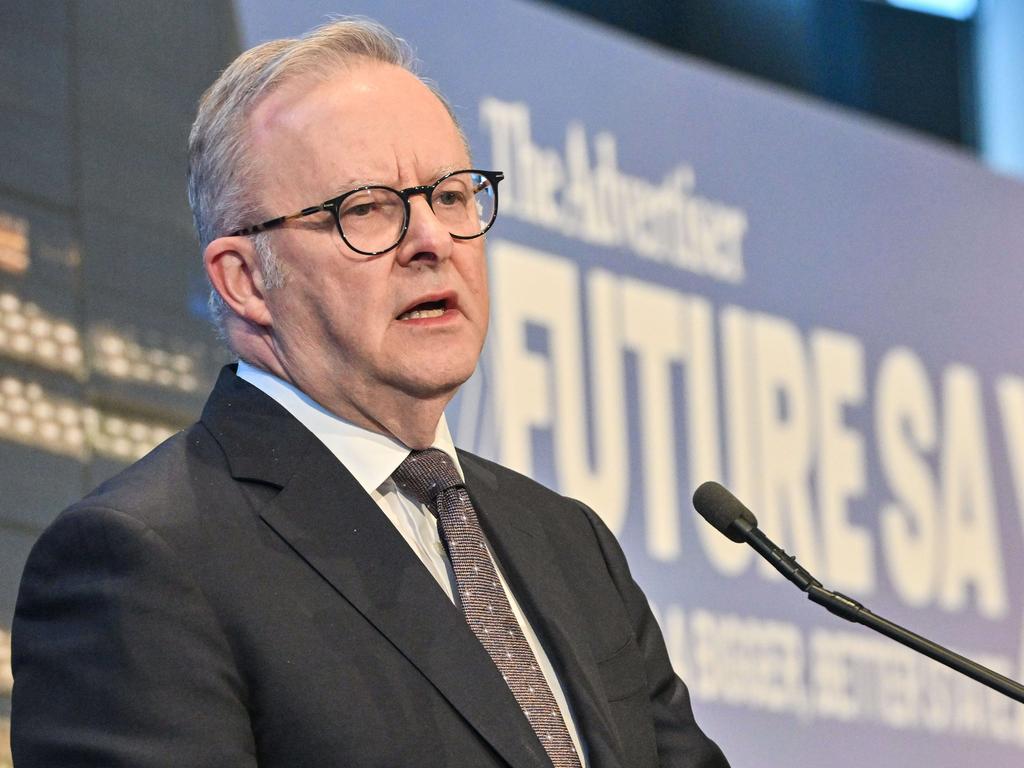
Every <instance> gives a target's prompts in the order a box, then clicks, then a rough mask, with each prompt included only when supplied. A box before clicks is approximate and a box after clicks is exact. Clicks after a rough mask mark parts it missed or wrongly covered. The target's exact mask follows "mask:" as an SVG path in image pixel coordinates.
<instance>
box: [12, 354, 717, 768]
mask: <svg viewBox="0 0 1024 768" xmlns="http://www.w3.org/2000/svg"><path fill="white" fill-rule="evenodd" d="M460 460H461V462H462V465H463V468H464V471H465V473H466V480H467V487H468V488H469V490H470V493H471V495H472V496H473V498H474V501H475V503H476V505H477V507H478V510H479V514H480V518H481V521H482V524H483V526H484V528H485V531H486V533H487V535H488V537H489V539H490V541H491V543H492V546H493V548H494V551H495V554H496V556H497V558H498V561H499V563H500V565H501V567H502V568H503V570H504V571H505V573H506V575H507V577H508V582H509V584H510V586H511V588H512V590H513V591H514V592H515V594H516V596H517V597H518V598H519V601H520V603H521V605H522V607H523V609H524V610H525V611H526V613H527V615H528V616H529V619H530V621H531V622H532V623H533V626H534V628H535V629H536V630H537V632H538V635H539V636H540V638H541V640H542V642H543V643H544V645H545V647H546V649H547V650H548V652H549V655H550V656H551V659H552V662H553V663H554V665H555V667H556V670H557V672H558V674H559V675H560V677H561V679H562V680H563V681H564V683H565V685H566V687H567V692H568V695H569V699H570V701H571V705H572V707H573V709H574V712H575V716H576V718H577V721H578V725H579V729H580V733H581V735H582V737H583V739H584V741H585V743H586V746H587V748H588V752H589V759H590V763H591V765H592V766H594V768H613V767H618V766H621V767H622V768H626V767H627V766H629V767H633V766H636V767H640V766H655V765H662V766H702V767H705V766H706V767H708V768H710V767H711V766H715V767H717V766H726V762H725V759H724V758H723V757H722V755H721V752H719V750H718V748H717V747H716V746H715V745H714V744H713V743H712V742H710V741H709V740H708V739H707V738H706V737H705V736H704V734H703V733H702V732H701V731H700V730H699V728H698V727H697V725H696V724H695V723H694V720H693V715H692V712H691V709H690V702H689V697H688V694H687V691H686V688H685V686H684V685H683V683H682V682H681V681H680V680H679V678H678V677H676V676H675V674H673V672H672V669H671V667H670V665H669V662H668V658H667V656H666V653H665V647H664V643H663V641H662V638H661V635H660V633H659V631H658V628H657V626H656V625H655V622H654V619H653V618H652V616H651V613H650V611H649V609H648V607H647V603H646V601H645V599H644V597H643V595H642V594H641V592H640V590H639V589H638V587H637V586H636V584H635V583H634V582H633V580H632V579H631V578H630V575H629V571H628V570H627V567H626V563H625V560H624V559H623V555H622V552H621V551H620V549H619V547H618V545H617V544H616V542H615V539H614V538H613V537H612V535H611V534H610V532H609V531H608V530H607V529H606V528H605V527H604V526H603V525H602V523H601V522H600V520H598V518H597V517H596V516H595V515H594V514H593V512H591V511H590V510H589V509H587V508H585V507H583V506H582V505H580V504H579V503H577V502H575V501H572V500H569V499H566V498H564V497H561V496H558V495H557V494H555V493H553V492H551V491H549V490H547V489H545V488H543V487H541V486H539V485H537V484H536V483H534V482H532V481H531V480H529V479H527V478H525V477H523V476H521V475H518V474H516V473H514V472H511V471H509V470H507V469H503V468H502V467H499V466H497V465H495V464H492V463H490V462H487V461H484V460H483V459H480V458H476V457H474V456H471V455H468V454H460ZM13 642H14V648H13V666H14V676H15V683H14V695H13V705H12V716H11V735H12V745H13V750H14V758H15V765H16V766H17V768H73V767H74V766H91V767H94V768H120V767H122V766H123V767H124V768H128V766H131V767H132V768H156V767H157V766H166V767H167V768H171V766H173V767H174V768H205V767H209V768H243V766H244V767H245V768H254V767H255V766H260V767H261V768H271V767H276V766H282V767H285V766H286V767H287V768H304V767H306V766H308V767H309V768H314V767H315V768H324V767H325V766H417V767H418V768H425V767H427V766H473V767H476V766H515V768H533V767H536V768H541V767H542V766H549V767H550V762H548V760H547V757H546V756H545V754H544V751H543V749H542V748H541V746H540V744H539V742H538V741H537V738H536V736H534V734H533V732H532V731H531V730H530V727H529V724H528V723H527V721H526V719H525V718H524V716H523V715H522V713H521V712H520V710H519V708H518V706H517V705H516V703H515V700H514V699H513V698H512V695H511V693H510V692H509V690H508V688H507V687H506V686H505V684H504V683H503V681H502V679H501V676H500V674H499V673H498V671H497V669H496V668H495V667H494V665H493V664H492V663H491V661H490V659H489V658H488V657H487V654H486V652H485V651H484V650H483V647H482V646H481V645H480V644H479V642H477V640H476V639H475V637H474V636H473V634H472V633H471V631H470V630H469V628H468V626H467V625H466V623H465V621H464V620H463V618H462V616H461V615H460V613H459V612H458V610H457V609H456V608H455V606H453V605H452V603H451V601H450V600H449V599H448V598H447V597H446V596H445V594H444V592H443V591H442V590H441V589H440V588H439V587H438V585H437V583H436V582H435V581H434V579H433V578H432V577H431V576H430V574H429V573H428V572H427V570H426V569H425V568H424V567H423V565H422V564H421V562H420V561H419V560H418V558H417V557H416V555H415V554H414V553H413V552H412V550H411V549H410V548H409V547H408V545H407V544H406V543H405V541H404V540H403V539H402V537H401V535H400V534H399V533H398V532H397V531H396V530H395V529H394V527H393V526H392V525H391V523H390V522H389V521H388V520H387V518H386V517H385V516H384V515H383V514H381V511H380V509H379V508H378V507H377V506H376V504H375V503H374V502H373V500H372V499H371V498H370V497H369V496H368V495H367V494H366V493H365V492H364V491H363V490H362V489H361V488H360V487H359V486H358V484H357V483H356V482H355V480H354V479H353V478H352V476H351V475H350V474H349V473H348V472H347V471H346V469H345V468H344V467H343V466H341V465H340V464H339V463H338V461H337V460H336V459H335V458H334V457H333V455H332V454H331V453H330V452H329V451H328V450H327V449H326V448H325V447H324V446H323V444H322V443H320V442H319V441H318V440H317V439H316V438H315V437H314V436H313V435H312V434H310V433H309V432H308V431H307V430H306V429H305V428H304V427H303V426H302V425H301V424H299V422H298V421H296V420H295V419H294V418H293V417H291V416H290V415H289V414H288V413H287V412H286V411H285V410H284V409H282V408H281V407H280V406H279V405H277V403H275V402H274V401H273V400H271V399H270V398H269V397H267V396H266V395H264V394H263V393H262V392H260V391H259V390H257V389H256V388H254V387H252V386H250V385H249V384H248V383H246V382H244V381H242V380H241V379H238V378H237V377H236V376H235V375H234V373H233V372H232V371H231V370H230V369H225V371H224V372H223V373H222V375H221V377H220V380H219V381H218V383H217V386H216V388H215V390H214V392H213V394H212V395H211V397H210V400H209V402H208V403H207V405H206V408H205V409H204V411H203V415H202V419H201V421H200V422H199V423H197V424H196V425H194V426H193V427H192V428H191V429H189V430H187V431H185V432H182V433H180V434H178V435H176V436H175V437H173V438H171V439H170V440H168V441H167V442H166V443H164V444H163V445H161V446H160V447H159V448H157V449H156V450H155V451H154V452H153V453H151V454H150V455H149V456H147V457H146V458H144V459H143V460H142V461H140V462H139V463H137V464H135V465H134V466H132V467H130V468H129V469H127V470H126V471H125V472H123V473H121V474H120V475H118V476H117V477H115V478H114V479H113V480H110V481H108V482H107V483H105V484H104V485H103V486H101V487H100V488H99V489H98V490H97V491H96V492H94V493H93V494H92V495H90V496H89V497H87V498H86V499H84V500H83V501H81V502H79V503H77V504H75V505H74V506H72V507H71V508H70V509H68V510H66V511H65V512H64V513H63V514H61V516H60V517H59V518H58V519H57V521H56V522H55V523H54V524H53V525H52V526H51V527H50V528H49V529H48V530H47V531H46V532H45V533H44V534H43V536H42V537H41V538H40V540H39V542H38V543H37V544H36V546H35V548H34V549H33V551H32V554H31V555H30V557H29V560H28V564H27V565H26V568H25V573H24V577H23V579H22V584H21V591H20V593H19V596H18V604H17V609H16V615H15V619H14V627H13Z"/></svg>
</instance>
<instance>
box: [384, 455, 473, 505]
mask: <svg viewBox="0 0 1024 768" xmlns="http://www.w3.org/2000/svg"><path fill="white" fill-rule="evenodd" d="M391 477H392V479H394V481H395V484H396V485H397V486H398V487H399V489H401V490H402V492H403V493H405V494H407V495H409V496H411V497H413V498H414V499H416V500H417V501H419V502H421V503H423V504H426V505H427V506H430V507H432V506H434V504H435V502H436V500H437V496H438V494H439V493H441V492H442V491H447V490H448V489H449V488H454V487H456V486H460V485H463V482H462V478H461V477H459V472H458V470H457V469H455V464H454V463H453V462H452V460H451V459H450V458H448V454H447V453H445V452H444V451H442V450H439V449H437V448H428V449H427V450H425V451H413V452H412V453H410V454H409V455H408V456H406V457H405V461H403V462H402V463H401V464H399V465H398V469H396V470H395V471H394V472H393V473H392V474H391Z"/></svg>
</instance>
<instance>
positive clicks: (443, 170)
mask: <svg viewBox="0 0 1024 768" xmlns="http://www.w3.org/2000/svg"><path fill="white" fill-rule="evenodd" d="M462 168H463V166H462V165H458V164H456V165H453V164H451V163H449V164H447V165H442V166H439V167H437V168H435V169H434V172H433V173H432V174H431V175H430V176H429V179H430V181H428V182H426V183H427V184H432V183H434V182H435V181H437V180H438V179H440V178H441V177H442V176H447V175H448V174H449V173H451V172H452V171H458V170H461V169H462ZM414 186H418V185H414ZM360 187H391V188H392V189H401V188H402V187H401V186H399V185H397V183H396V182H387V181H381V180H380V179H369V178H358V179H349V180H347V181H345V182H343V183H341V184H338V185H337V186H336V187H335V188H334V189H335V192H334V194H333V195H331V198H330V199H334V198H335V197H341V196H342V195H344V194H346V193H348V192H351V191H352V190H354V189H359V188H360Z"/></svg>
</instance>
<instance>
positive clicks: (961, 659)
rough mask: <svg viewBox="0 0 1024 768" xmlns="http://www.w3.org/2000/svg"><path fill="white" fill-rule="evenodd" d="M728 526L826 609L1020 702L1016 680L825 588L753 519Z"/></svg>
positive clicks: (1021, 690)
mask: <svg viewBox="0 0 1024 768" xmlns="http://www.w3.org/2000/svg"><path fill="white" fill-rule="evenodd" d="M732 530H733V531H735V532H736V533H738V534H739V535H740V536H741V537H742V538H743V540H745V541H746V542H747V543H748V544H750V546H752V547H753V548H754V549H756V550H757V552H758V553H759V554H760V555H761V556H762V557H764V558H765V559H766V560H768V562H770V563H771V564H772V565H773V566H775V569H776V570H777V571H779V573H781V574H782V575H783V576H785V577H786V578H787V579H789V580H790V581H792V582H793V583H794V584H796V585H797V586H798V587H799V588H800V589H801V590H803V591H804V592H806V593H807V597H808V599H809V600H811V601H812V602H815V603H817V604H818V605H821V606H824V607H825V608H826V609H827V610H828V612H829V613H832V614H834V615H836V616H839V617H840V618H842V619H846V620H847V621H852V622H853V623H854V624H862V625H864V626H865V627H869V628H871V629H873V630H875V631H876V632H879V633H881V634H883V635H885V636H886V637H888V638H891V639H893V640H895V641H896V642H897V643H901V644H902V645H905V646H907V647H908V648H911V649H913V650H915V651H917V652H918V653H923V654H924V655H925V656H928V657H929V658H931V659H934V660H935V661H937V662H939V663H940V664H945V665H946V666H947V667H949V668H950V669H954V670H956V671H957V672H959V673H960V674H962V675H967V677H970V678H972V679H974V680H977V681H978V682H979V683H982V684H983V685H987V686H988V687H989V688H992V689H993V690H996V691H999V692H1000V693H1001V694H1003V695H1004V696H1008V697H1009V698H1011V699H1013V700H1014V701H1019V702H1020V703H1022V704H1024V685H1021V684H1020V683H1018V682H1017V681H1016V680H1011V679H1010V678H1008V677H1005V676H1004V675H1000V674H999V673H998V672H995V671H993V670H991V669H989V668H988V667H985V666H982V665H981V664H978V663H977V662H976V661H972V660H971V659H968V658H967V657H966V656H961V655H960V654H958V653H954V652H953V651H951V650H949V649H948V648H945V647H943V646H941V645H939V644H938V643H934V642H932V641H931V640H929V639H928V638H926V637H921V635H918V634H916V633H914V632H911V631H910V630H909V629H906V628H905V627H901V626H900V625H899V624H896V623H894V622H892V621H889V620H888V619H886V618H883V617H882V616H879V615H878V614H876V613H872V612H871V611H870V610H868V609H867V608H865V607H864V606H863V605H862V604H861V603H858V602H857V601H856V600H854V599H853V598H852V597H847V596H846V595H844V594H842V593H841V592H833V591H832V590H829V589H825V587H823V586H822V584H821V582H820V581H818V580H817V579H816V578H814V577H813V576H811V574H810V573H808V572H807V570H806V569H805V568H804V567H803V566H801V565H800V564H799V563H797V561H796V558H795V557H792V556H791V555H788V554H786V552H785V550H783V549H781V548H780V547H778V546H777V545H776V544H774V543H773V542H772V541H771V539H769V538H768V537H767V536H765V535H764V534H763V533H761V531H760V530H759V529H758V528H757V523H756V521H755V522H754V524H753V525H751V524H750V522H748V521H747V520H744V519H738V520H735V521H733V522H732Z"/></svg>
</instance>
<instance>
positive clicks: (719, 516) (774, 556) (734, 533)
mask: <svg viewBox="0 0 1024 768" xmlns="http://www.w3.org/2000/svg"><path fill="white" fill-rule="evenodd" d="M693 506H694V509H696V510H697V512H699V513H700V516H701V517H703V518H704V519H705V520H707V521H708V522H709V523H711V524H712V525H713V526H714V527H715V528H717V529H718V530H719V531H720V532H722V533H724V534H725V535H726V536H728V537H729V538H730V539H732V540H733V541H735V542H736V543H737V544H743V543H744V542H746V543H747V544H749V545H750V546H752V547H753V548H754V549H756V550H757V552H758V554H760V555H761V557H763V558H764V559H765V560H767V561H768V562H769V563H771V564H772V565H774V566H775V570H777V571H778V572H779V573H781V574H782V575H783V576H785V577H786V578H787V579H789V580H790V581H792V582H793V583H794V584H796V585H797V586H798V587H800V589H802V590H803V591H804V592H806V591H807V590H808V589H809V588H810V587H811V586H817V587H820V586H821V582H820V581H818V580H817V579H815V578H814V577H813V576H811V574H809V573H808V572H807V571H806V570H805V569H804V568H803V567H802V566H801V565H800V564H799V563H797V561H796V558H795V557H792V556H791V555H788V554H786V551H785V550H784V549H782V548H781V547H778V546H776V545H775V543H774V542H773V541H772V540H771V539H769V538H768V537H767V536H765V535H764V534H763V533H761V529H759V528H758V527H757V518H756V517H754V513H753V512H751V511H750V510H749V509H747V508H746V507H745V506H744V505H743V502H741V501H740V500H739V499H737V498H736V497H735V496H733V495H732V494H731V493H729V491H728V490H726V488H725V487H723V486H721V485H719V484H718V483H716V482H713V481H708V482H706V483H704V484H702V485H701V486H700V488H698V489H697V490H696V491H694V494H693ZM826 607H827V606H826Z"/></svg>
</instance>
